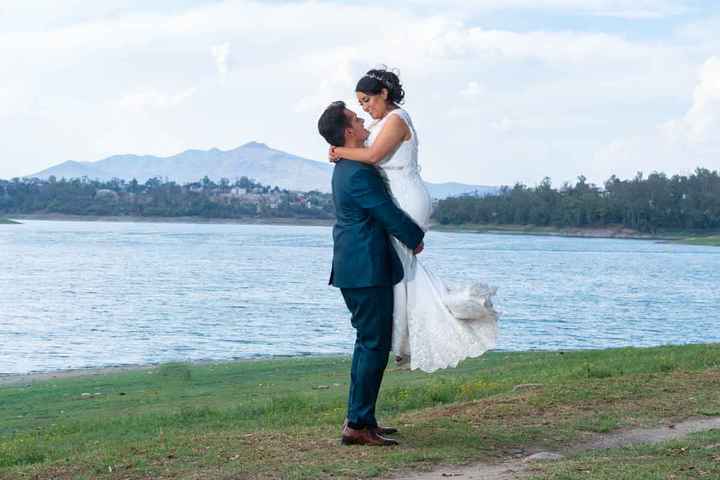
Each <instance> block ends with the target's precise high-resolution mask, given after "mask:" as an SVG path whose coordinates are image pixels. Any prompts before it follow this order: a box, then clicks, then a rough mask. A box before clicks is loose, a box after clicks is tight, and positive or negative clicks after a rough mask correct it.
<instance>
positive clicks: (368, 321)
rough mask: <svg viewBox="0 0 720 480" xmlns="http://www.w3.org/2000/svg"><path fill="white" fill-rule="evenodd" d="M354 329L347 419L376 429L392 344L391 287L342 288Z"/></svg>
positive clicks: (360, 425) (357, 425) (355, 425)
mask: <svg viewBox="0 0 720 480" xmlns="http://www.w3.org/2000/svg"><path fill="white" fill-rule="evenodd" d="M341 292H342V295H343V298H344V299H345V304H346V305H347V307H348V309H349V310H350V313H351V314H352V318H351V322H352V326H353V327H354V328H355V330H356V333H357V335H356V338H355V349H354V351H353V357H352V367H351V370H350V393H349V397H348V413H347V418H348V422H349V423H350V424H351V426H353V427H356V428H359V427H376V426H377V419H376V418H375V403H376V402H377V397H378V393H379V392H380V384H381V383H382V379H383V374H384V373H385V367H387V364H388V356H389V353H390V347H391V345H392V321H393V320H392V319H393V287H392V286H386V287H367V288H342V289H341Z"/></svg>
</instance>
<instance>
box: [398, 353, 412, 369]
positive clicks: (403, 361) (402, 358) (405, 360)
mask: <svg viewBox="0 0 720 480" xmlns="http://www.w3.org/2000/svg"><path fill="white" fill-rule="evenodd" d="M409 364H410V355H395V366H396V367H404V366H405V365H409Z"/></svg>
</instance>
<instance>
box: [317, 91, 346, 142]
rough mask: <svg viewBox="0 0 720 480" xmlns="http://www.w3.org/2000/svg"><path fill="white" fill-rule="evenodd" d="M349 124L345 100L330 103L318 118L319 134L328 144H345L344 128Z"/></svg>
mask: <svg viewBox="0 0 720 480" xmlns="http://www.w3.org/2000/svg"><path fill="white" fill-rule="evenodd" d="M349 126H350V124H349V122H348V118H347V114H346V113H345V102H342V101H337V102H333V103H331V104H330V106H329V107H327V108H326V109H325V111H324V112H323V113H322V115H320V119H319V120H318V130H319V131H320V135H322V136H323V138H324V139H325V140H327V142H328V143H329V144H330V145H333V146H336V147H342V146H344V145H345V129H346V128H348V127H349Z"/></svg>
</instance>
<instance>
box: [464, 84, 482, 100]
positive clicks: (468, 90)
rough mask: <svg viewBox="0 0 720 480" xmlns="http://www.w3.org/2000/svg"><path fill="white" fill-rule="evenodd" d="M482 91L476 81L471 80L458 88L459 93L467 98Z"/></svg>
mask: <svg viewBox="0 0 720 480" xmlns="http://www.w3.org/2000/svg"><path fill="white" fill-rule="evenodd" d="M483 92H484V88H483V87H482V86H481V85H480V84H479V83H478V82H476V81H474V80H471V81H469V82H468V83H467V85H465V88H463V89H462V90H460V95H462V96H463V97H468V98H476V97H478V96H480V95H481V94H482V93H483Z"/></svg>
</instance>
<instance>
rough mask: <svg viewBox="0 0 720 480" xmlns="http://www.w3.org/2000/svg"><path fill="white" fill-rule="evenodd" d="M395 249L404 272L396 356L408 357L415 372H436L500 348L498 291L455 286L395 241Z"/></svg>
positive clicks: (398, 292)
mask: <svg viewBox="0 0 720 480" xmlns="http://www.w3.org/2000/svg"><path fill="white" fill-rule="evenodd" d="M393 246H394V247H395V250H396V252H397V253H398V256H399V257H400V259H401V261H402V263H403V268H404V269H405V278H404V279H403V281H402V282H400V283H399V284H397V285H396V286H395V289H394V295H395V305H394V313H393V342H392V345H393V347H392V349H393V352H394V353H395V354H396V355H400V356H408V355H409V356H410V368H411V369H413V370H415V369H420V370H423V371H425V372H434V371H435V370H438V369H441V368H448V367H456V366H457V365H458V363H460V361H462V360H464V359H466V358H472V357H479V356H480V355H482V354H483V353H485V352H486V351H488V350H491V349H493V348H495V342H496V338H497V313H496V312H495V309H494V308H493V305H492V301H491V297H492V296H493V295H494V294H495V290H496V289H494V288H490V287H488V286H487V285H485V284H483V283H473V284H470V285H465V286H461V287H458V288H450V287H448V286H447V285H445V284H444V283H443V282H442V281H441V280H440V279H439V278H437V277H436V276H435V275H434V274H433V273H432V272H431V271H429V270H428V269H427V268H425V266H423V264H422V263H421V262H420V261H418V258H417V257H415V255H413V253H412V251H411V250H410V249H408V248H407V247H406V246H405V245H403V244H402V243H400V242H399V241H398V240H397V239H395V238H393Z"/></svg>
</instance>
